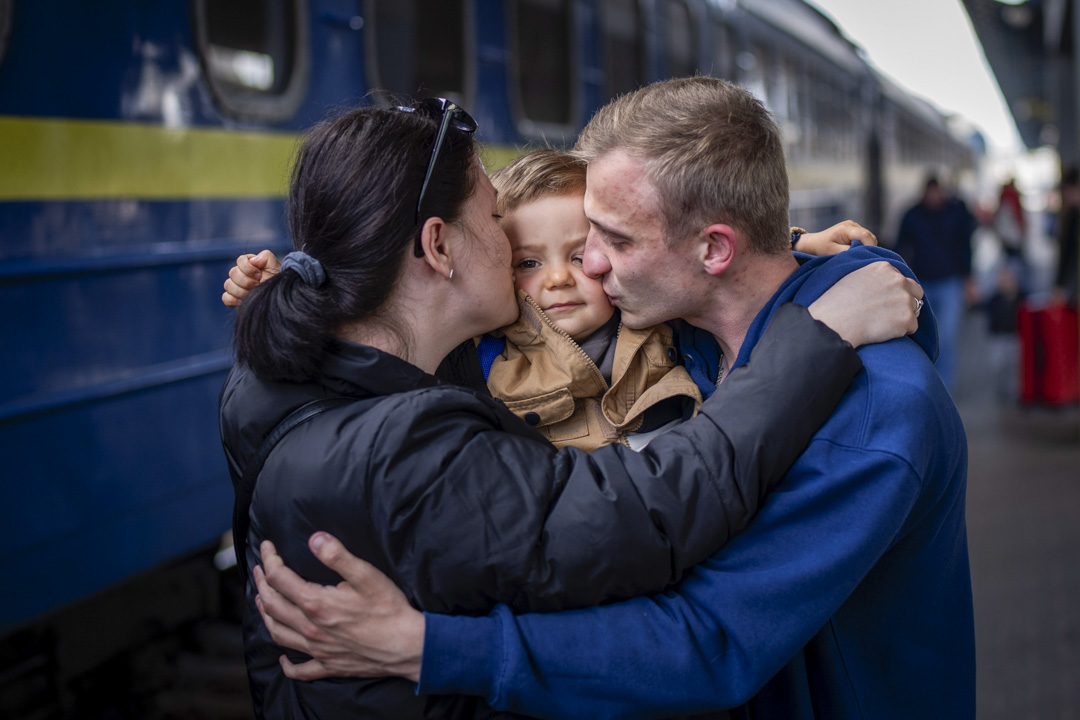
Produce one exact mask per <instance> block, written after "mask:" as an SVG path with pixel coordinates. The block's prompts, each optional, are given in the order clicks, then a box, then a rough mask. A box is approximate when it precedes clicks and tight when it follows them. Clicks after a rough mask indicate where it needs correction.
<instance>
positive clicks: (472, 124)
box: [397, 98, 476, 257]
mask: <svg viewBox="0 0 1080 720" xmlns="http://www.w3.org/2000/svg"><path fill="white" fill-rule="evenodd" d="M397 109H398V110H400V111H402V112H422V113H426V114H427V115H430V116H431V117H433V118H439V133H438V135H436V136H435V147H433V148H432V149H431V159H430V160H428V164H427V172H426V173H424V184H423V185H421V186H420V197H418V198H417V199H416V220H415V222H417V223H419V222H420V208H421V207H422V206H423V204H424V196H425V195H426V194H427V189H428V183H430V182H431V173H432V171H434V169H435V163H436V162H437V161H438V159H439V152H440V151H442V146H443V141H444V140H445V139H446V131H447V130H448V129H449V128H450V127H453V128H454V129H455V130H458V131H460V132H463V133H465V134H467V135H471V134H473V133H474V132H476V121H475V120H473V119H472V116H471V115H469V113H467V112H465V111H464V110H462V109H461V108H460V107H458V106H457V105H455V104H454V103H452V102H450V101H449V100H447V99H446V98H424V99H423V100H421V101H420V102H418V103H417V104H416V105H413V106H411V107H405V106H398V108H397ZM413 254H414V255H416V257H423V256H424V248H423V246H422V245H421V244H420V236H419V235H418V236H417V237H416V245H415V247H413Z"/></svg>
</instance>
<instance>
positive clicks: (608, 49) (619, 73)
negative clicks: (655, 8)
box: [603, 0, 645, 99]
mask: <svg viewBox="0 0 1080 720" xmlns="http://www.w3.org/2000/svg"><path fill="white" fill-rule="evenodd" d="M603 13H604V15H603V18H604V20H603V23H604V70H605V72H606V73H607V83H606V86H605V89H606V91H607V96H608V98H609V99H610V98H613V97H615V96H617V95H622V94H623V93H628V92H632V91H634V90H637V89H638V88H639V87H641V86H642V85H644V84H645V34H644V32H643V31H642V20H641V7H640V3H639V2H638V0H604V4H603Z"/></svg>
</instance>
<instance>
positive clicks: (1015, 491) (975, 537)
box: [955, 313, 1080, 720]
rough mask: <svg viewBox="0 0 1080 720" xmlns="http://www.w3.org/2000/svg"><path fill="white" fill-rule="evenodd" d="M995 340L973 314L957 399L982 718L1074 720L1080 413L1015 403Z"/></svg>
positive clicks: (1079, 710) (1079, 606)
mask: <svg viewBox="0 0 1080 720" xmlns="http://www.w3.org/2000/svg"><path fill="white" fill-rule="evenodd" d="M998 340H1000V339H998ZM996 342H997V340H995V339H993V338H990V337H989V336H987V335H986V333H985V330H984V329H983V323H982V318H981V317H980V316H979V315H978V314H974V313H973V314H969V316H968V318H967V321H966V322H965V326H964V338H963V343H962V348H963V351H962V353H961V356H960V358H959V362H960V367H961V373H960V379H959V381H958V385H957V389H956V398H955V399H956V402H957V406H958V407H959V408H960V412H961V415H962V416H963V419H964V424H965V428H966V429H967V434H968V448H969V453H970V471H969V473H968V507H967V517H968V539H969V543H970V552H971V572H972V587H973V591H974V598H975V630H976V642H977V650H976V653H977V659H978V690H977V693H978V717H979V719H980V720H1006V718H1007V719H1008V720H1016V719H1017V718H1023V719H1024V720H1069V719H1076V720H1080V412H1078V411H1077V409H1076V407H1072V408H1067V409H1059V410H1049V409H1043V408H1021V407H1019V406H1018V405H1017V403H1016V402H1015V399H1014V397H1013V396H1012V393H1013V392H1014V388H1012V387H1010V383H1009V382H1008V381H1009V380H1011V378H1012V377H1013V376H1012V374H1011V372H1006V373H1005V374H1002V373H1000V372H998V371H999V370H1000V369H1001V368H995V367H994V365H995V360H994V358H1000V357H1002V353H1001V352H997V351H998V350H1001V348H1000V347H999V348H994V347H993V345H995V344H996ZM1005 350H1006V352H1005V353H1004V354H1005V355H1006V356H1007V355H1008V352H1007V350H1008V348H1007V347H1006V348H1005ZM1002 380H1005V382H1002Z"/></svg>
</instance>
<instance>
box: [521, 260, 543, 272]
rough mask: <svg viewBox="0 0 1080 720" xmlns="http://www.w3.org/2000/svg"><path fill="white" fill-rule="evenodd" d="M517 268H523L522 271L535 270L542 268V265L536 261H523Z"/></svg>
mask: <svg viewBox="0 0 1080 720" xmlns="http://www.w3.org/2000/svg"><path fill="white" fill-rule="evenodd" d="M516 267H518V268H521V269H522V270H535V269H536V268H538V267H540V263H538V262H537V261H535V260H522V261H521V262H519V263H518V264H517V265H516Z"/></svg>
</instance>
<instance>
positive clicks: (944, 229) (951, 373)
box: [896, 177, 978, 390]
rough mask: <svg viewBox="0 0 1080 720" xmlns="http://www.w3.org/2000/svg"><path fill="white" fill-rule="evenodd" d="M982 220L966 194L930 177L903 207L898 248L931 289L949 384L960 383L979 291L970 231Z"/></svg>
mask: <svg viewBox="0 0 1080 720" xmlns="http://www.w3.org/2000/svg"><path fill="white" fill-rule="evenodd" d="M977 224H978V223H976V221H975V216H974V215H972V214H971V211H970V210H968V208H967V205H965V204H964V201H963V200H960V199H959V198H956V197H952V196H950V195H948V194H946V192H945V190H944V189H943V188H942V187H941V184H940V183H939V182H938V179H937V178H936V177H929V178H927V180H926V186H925V188H924V191H923V196H922V198H921V199H920V200H919V202H918V203H916V204H915V205H913V206H912V207H911V208H909V209H908V211H907V212H906V213H904V217H903V218H902V219H901V221H900V229H899V232H898V233H897V236H896V252H897V253H899V254H900V256H901V257H903V258H904V261H905V262H906V263H907V264H908V266H909V267H911V269H912V271H913V272H914V273H915V277H917V278H919V282H920V283H922V286H923V289H924V290H925V291H926V301H927V302H928V303H929V304H930V306H931V307H932V308H933V309H934V316H935V317H936V318H937V321H938V339H939V352H938V357H937V360H936V361H935V362H934V365H935V366H936V367H937V369H938V372H939V373H941V379H942V380H944V381H945V385H946V386H947V387H948V388H949V389H950V390H953V389H955V386H956V350H957V342H958V341H959V337H960V321H961V320H962V319H963V317H964V307H965V304H966V302H967V300H968V298H969V297H970V296H971V295H973V293H974V284H973V283H972V280H971V236H972V234H973V233H974V232H975V228H976V226H977Z"/></svg>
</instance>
